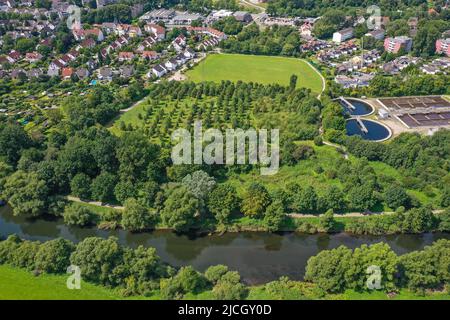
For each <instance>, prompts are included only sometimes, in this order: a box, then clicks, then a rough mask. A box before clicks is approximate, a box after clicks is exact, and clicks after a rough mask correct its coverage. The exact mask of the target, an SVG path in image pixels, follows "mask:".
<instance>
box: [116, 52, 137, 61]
mask: <svg viewBox="0 0 450 320" xmlns="http://www.w3.org/2000/svg"><path fill="white" fill-rule="evenodd" d="M133 59H134V53H133V52H126V51H125V52H124V51H122V52H119V61H121V62H123V61H131V60H133Z"/></svg>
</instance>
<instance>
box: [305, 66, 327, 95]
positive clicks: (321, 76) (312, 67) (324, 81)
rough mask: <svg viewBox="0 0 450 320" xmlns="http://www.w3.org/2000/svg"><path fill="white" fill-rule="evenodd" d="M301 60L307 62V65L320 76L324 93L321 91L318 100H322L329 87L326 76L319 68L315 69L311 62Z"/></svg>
mask: <svg viewBox="0 0 450 320" xmlns="http://www.w3.org/2000/svg"><path fill="white" fill-rule="evenodd" d="M301 60H302V61H304V62H306V63H307V64H308V65H309V66H310V67H311V69H313V70H314V71H315V72H316V73H317V74H318V75H319V77H320V79H321V80H322V91H321V92H320V94H319V95H318V96H317V99H319V100H320V98H321V97H322V93H323V92H324V91H325V88H326V86H327V82H326V80H325V78H324V76H323V75H322V73H320V71H319V70H317V68H316V67H314V66H313V65H312V64H311V62H309V61H308V60H305V59H301Z"/></svg>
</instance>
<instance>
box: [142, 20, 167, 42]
mask: <svg viewBox="0 0 450 320" xmlns="http://www.w3.org/2000/svg"><path fill="white" fill-rule="evenodd" d="M144 30H145V31H146V32H148V33H150V34H153V35H154V36H155V37H156V38H157V39H160V40H164V38H165V37H166V29H165V28H164V27H161V26H160V25H157V24H154V23H147V24H146V25H145V27H144Z"/></svg>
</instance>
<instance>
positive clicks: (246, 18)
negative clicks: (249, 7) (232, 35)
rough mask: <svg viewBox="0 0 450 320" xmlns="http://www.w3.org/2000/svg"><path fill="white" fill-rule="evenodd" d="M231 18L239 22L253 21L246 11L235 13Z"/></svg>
mask: <svg viewBox="0 0 450 320" xmlns="http://www.w3.org/2000/svg"><path fill="white" fill-rule="evenodd" d="M233 16H234V18H235V19H236V20H237V21H239V22H243V23H250V22H252V21H253V18H252V15H251V14H250V13H248V12H247V11H236V12H235V13H233Z"/></svg>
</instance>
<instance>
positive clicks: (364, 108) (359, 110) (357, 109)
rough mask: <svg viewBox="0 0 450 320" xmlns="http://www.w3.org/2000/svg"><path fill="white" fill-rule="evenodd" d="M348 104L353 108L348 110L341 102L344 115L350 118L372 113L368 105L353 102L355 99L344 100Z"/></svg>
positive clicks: (358, 101) (356, 101) (345, 104)
mask: <svg viewBox="0 0 450 320" xmlns="http://www.w3.org/2000/svg"><path fill="white" fill-rule="evenodd" d="M346 100H347V101H348V102H349V103H351V104H352V105H353V107H354V108H350V107H349V106H348V104H347V103H345V102H343V101H341V102H340V103H341V105H342V106H343V107H344V110H345V112H346V113H348V114H350V115H352V116H365V115H368V114H370V113H372V111H373V108H372V106H370V105H369V104H368V103H366V102H363V101H360V100H355V99H349V98H347V99H346Z"/></svg>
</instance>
